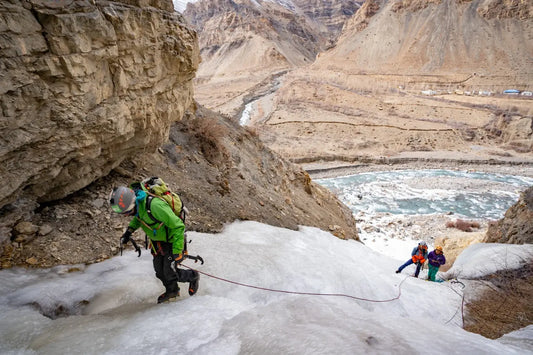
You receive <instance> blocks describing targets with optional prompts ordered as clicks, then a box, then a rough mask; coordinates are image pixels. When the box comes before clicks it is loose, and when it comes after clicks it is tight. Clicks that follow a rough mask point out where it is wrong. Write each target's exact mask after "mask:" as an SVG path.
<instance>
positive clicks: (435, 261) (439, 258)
mask: <svg viewBox="0 0 533 355" xmlns="http://www.w3.org/2000/svg"><path fill="white" fill-rule="evenodd" d="M428 260H429V264H430V265H433V266H436V267H439V266H441V265H444V264H446V258H445V257H444V254H437V253H435V250H433V251H432V252H431V253H429V256H428Z"/></svg>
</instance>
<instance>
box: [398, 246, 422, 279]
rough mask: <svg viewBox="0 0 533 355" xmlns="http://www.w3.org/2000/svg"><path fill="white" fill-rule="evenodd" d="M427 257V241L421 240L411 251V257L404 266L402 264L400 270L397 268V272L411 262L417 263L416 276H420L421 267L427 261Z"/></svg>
mask: <svg viewBox="0 0 533 355" xmlns="http://www.w3.org/2000/svg"><path fill="white" fill-rule="evenodd" d="M427 257H428V246H427V244H426V242H424V241H421V242H420V243H418V246H416V247H415V248H414V249H413V251H412V252H411V259H409V260H407V261H406V262H405V263H404V264H403V265H402V266H400V267H399V268H398V270H396V273H397V274H399V273H400V272H402V270H403V269H404V268H406V267H407V266H409V265H411V264H416V271H415V277H418V274H419V273H420V269H421V268H422V265H424V263H425V262H426V258H427Z"/></svg>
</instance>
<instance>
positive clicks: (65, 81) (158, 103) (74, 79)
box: [0, 0, 199, 237]
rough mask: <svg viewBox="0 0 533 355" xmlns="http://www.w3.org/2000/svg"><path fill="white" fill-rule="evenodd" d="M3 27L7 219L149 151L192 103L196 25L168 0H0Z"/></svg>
mask: <svg viewBox="0 0 533 355" xmlns="http://www.w3.org/2000/svg"><path fill="white" fill-rule="evenodd" d="M0 34H1V35H0V76H1V78H2V79H1V80H0V107H1V111H0V114H1V116H2V119H1V122H2V124H1V125H0V140H1V144H0V147H1V148H0V161H1V164H0V174H1V176H2V178H3V183H2V185H1V186H0V207H4V208H3V209H2V211H1V212H2V213H1V214H0V216H3V218H4V219H3V221H2V222H4V223H3V225H4V227H5V226H6V225H7V226H9V225H11V224H12V223H13V220H12V218H10V217H9V215H10V213H11V212H12V211H13V210H29V209H31V208H32V207H35V204H34V203H35V201H37V202H46V201H51V200H55V199H59V198H62V197H65V196H67V195H68V194H70V193H72V192H74V191H77V190H79V189H80V188H82V187H84V186H87V185H88V184H90V183H91V182H93V181H95V180H96V179H98V178H100V177H102V176H105V175H107V174H108V173H109V172H110V171H111V170H112V169H113V168H114V167H116V166H118V165H119V164H120V163H121V162H122V161H123V160H124V159H125V158H126V157H130V156H132V155H134V154H136V152H141V151H154V150H155V149H156V147H157V146H159V145H160V144H161V142H163V141H165V140H166V139H167V137H168V132H169V128H170V125H171V123H172V122H174V121H178V120H180V119H181V117H182V116H183V113H184V111H185V110H186V108H188V107H189V106H190V105H191V103H192V79H193V77H194V74H195V71H196V69H197V66H198V62H199V49H198V44H197V38H196V33H195V32H194V31H193V30H192V29H191V28H189V27H188V26H187V25H186V23H185V21H184V19H183V18H182V16H181V15H180V14H178V13H175V12H173V5H172V2H171V0H146V1H144V0H138V1H137V0H122V1H99V0H95V1H82V0H57V1H52V0H26V1H23V0H9V1H2V2H1V3H0ZM6 218H7V219H6ZM1 235H2V237H5V234H4V233H1Z"/></svg>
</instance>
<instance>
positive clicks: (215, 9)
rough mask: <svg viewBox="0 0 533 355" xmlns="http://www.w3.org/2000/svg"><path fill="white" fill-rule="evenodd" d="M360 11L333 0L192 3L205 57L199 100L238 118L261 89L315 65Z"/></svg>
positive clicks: (352, 4) (199, 76)
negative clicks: (247, 100)
mask: <svg viewBox="0 0 533 355" xmlns="http://www.w3.org/2000/svg"><path fill="white" fill-rule="evenodd" d="M300 6H301V8H300ZM357 8H358V4H357V3H356V2H355V1H348V2H343V1H331V0H329V1H324V0H322V1H313V2H304V1H300V2H296V1H294V2H291V1H253V0H239V1H236V0H200V1H198V2H195V3H189V4H188V6H187V9H186V11H184V16H185V17H186V19H187V20H188V21H189V22H190V23H191V24H192V25H193V26H194V27H195V28H196V29H197V31H198V36H199V44H200V48H201V57H202V62H201V64H200V67H199V69H198V73H197V81H196V83H197V85H196V99H197V100H198V101H199V102H200V103H201V104H205V105H206V106H208V107H210V108H213V109H217V110H218V111H220V112H224V113H229V114H232V115H233V114H235V113H236V112H237V111H238V110H239V109H240V107H241V105H242V102H243V97H244V96H246V94H248V93H250V92H253V91H254V89H255V86H256V85H258V84H259V85H262V84H261V83H262V82H263V81H264V80H267V81H270V78H271V76H272V75H276V74H278V73H280V72H284V71H286V70H288V69H290V68H294V67H299V66H305V65H308V64H310V63H312V62H313V61H314V60H315V57H316V55H317V53H319V52H320V51H323V50H324V49H326V48H327V47H328V46H331V43H332V42H333V41H334V40H335V39H336V36H337V35H338V33H339V32H340V29H341V28H342V24H343V23H344V21H345V20H346V19H347V18H348V17H349V16H351V14H353V13H354V12H355V10H356V9H357Z"/></svg>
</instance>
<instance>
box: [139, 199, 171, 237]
mask: <svg viewBox="0 0 533 355" xmlns="http://www.w3.org/2000/svg"><path fill="white" fill-rule="evenodd" d="M154 198H159V197H157V196H152V194H148V196H146V213H148V217H150V219H151V220H152V221H155V223H159V226H158V227H157V228H155V229H153V230H154V235H155V231H156V230H158V229H159V228H161V227H162V226H164V225H165V224H164V223H163V222H161V221H160V220H158V219H157V218H155V217H154V215H153V214H152V200H153V199H154ZM161 200H163V199H161ZM163 201H164V202H165V203H166V201H165V200H163ZM141 223H143V221H142V220H141ZM155 223H154V224H155ZM149 227H150V228H152V226H149ZM165 232H166V233H165V236H166V239H167V243H168V234H169V233H168V232H169V230H168V227H167V226H165Z"/></svg>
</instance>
